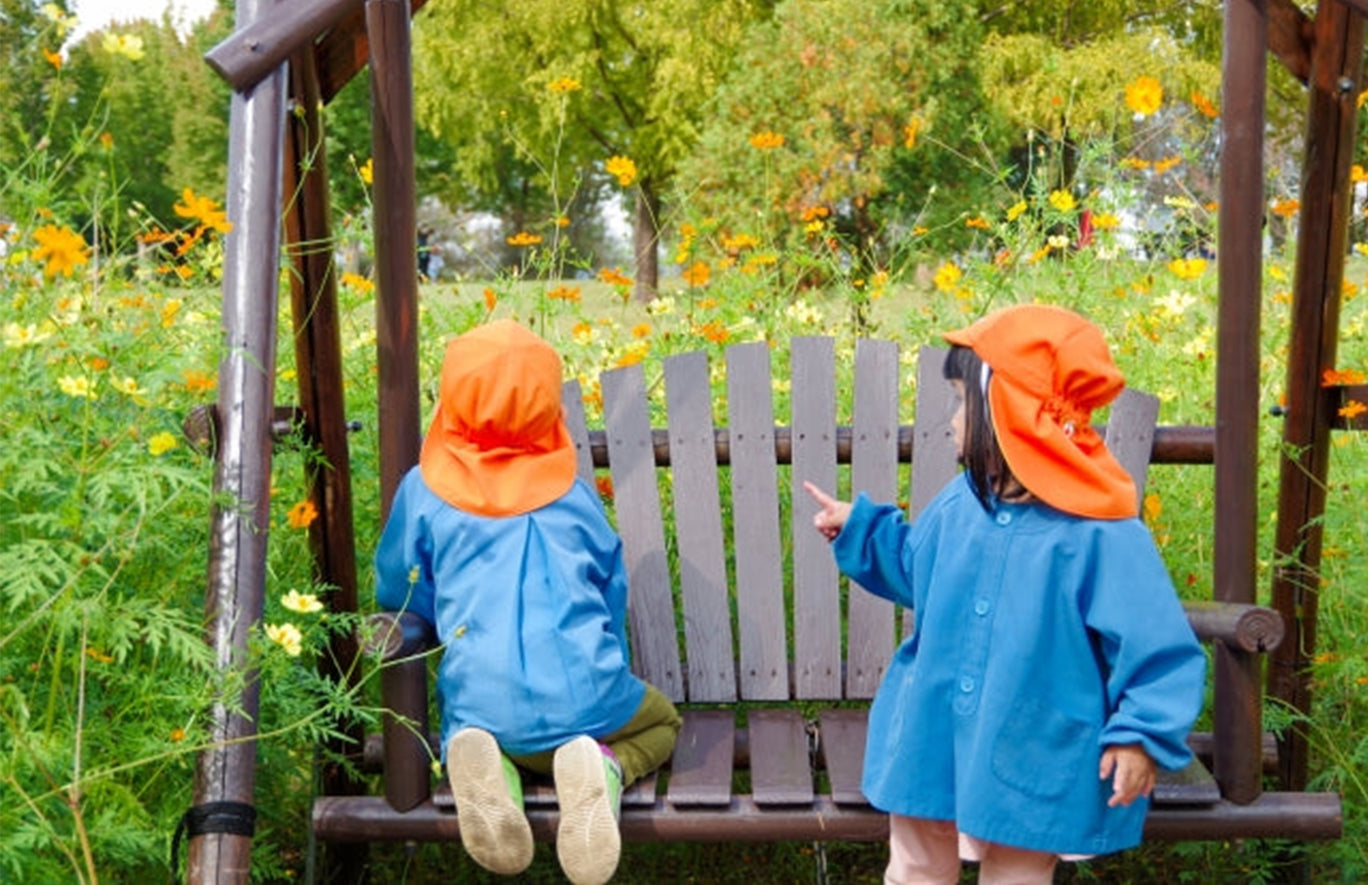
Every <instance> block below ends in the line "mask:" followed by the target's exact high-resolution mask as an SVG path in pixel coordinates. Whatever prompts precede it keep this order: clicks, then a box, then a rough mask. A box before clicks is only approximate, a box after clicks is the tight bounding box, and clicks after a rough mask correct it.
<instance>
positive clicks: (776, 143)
mask: <svg viewBox="0 0 1368 885" xmlns="http://www.w3.org/2000/svg"><path fill="white" fill-rule="evenodd" d="M750 146H751V147H753V148H755V149H756V150H757V151H767V150H770V149H771V148H778V147H783V146H784V136H782V135H780V134H779V133H778V132H771V131H770V130H768V129H766V130H765V131H763V132H757V133H755V134H754V135H752V136H751V137H750Z"/></svg>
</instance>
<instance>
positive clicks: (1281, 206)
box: [1272, 198, 1301, 218]
mask: <svg viewBox="0 0 1368 885" xmlns="http://www.w3.org/2000/svg"><path fill="white" fill-rule="evenodd" d="M1300 211H1301V200H1294V199H1291V198H1289V199H1286V200H1278V201H1277V202H1276V203H1274V204H1273V209H1272V212H1273V214H1274V215H1281V216H1282V217H1283V218H1291V217H1292V216H1293V215H1296V214H1297V213H1298V212H1300Z"/></svg>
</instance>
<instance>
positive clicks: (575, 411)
mask: <svg viewBox="0 0 1368 885" xmlns="http://www.w3.org/2000/svg"><path fill="white" fill-rule="evenodd" d="M561 410H562V411H563V413H564V415H565V426H566V427H567V428H568V429H569V430H570V438H571V439H573V440H574V441H575V474H576V475H577V476H578V477H579V478H580V479H582V480H584V481H585V482H587V483H588V484H589V487H590V488H596V486H597V483H596V479H597V477H596V476H595V475H594V454H593V452H591V451H589V446H588V445H587V443H586V440H588V438H589V432H588V430H586V429H585V418H584V394H583V393H582V392H581V390H580V383H579V380H578V379H575V378H571V379H570V380H568V381H566V382H565V384H563V385H562V386H561Z"/></svg>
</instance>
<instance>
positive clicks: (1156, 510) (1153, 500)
mask: <svg viewBox="0 0 1368 885" xmlns="http://www.w3.org/2000/svg"><path fill="white" fill-rule="evenodd" d="M1144 510H1145V522H1154V521H1155V520H1156V519H1158V518H1159V514H1161V513H1163V512H1164V504H1163V502H1162V501H1160V500H1159V496H1158V495H1156V494H1155V493H1154V492H1150V493H1149V494H1148V495H1146V496H1145V507H1144Z"/></svg>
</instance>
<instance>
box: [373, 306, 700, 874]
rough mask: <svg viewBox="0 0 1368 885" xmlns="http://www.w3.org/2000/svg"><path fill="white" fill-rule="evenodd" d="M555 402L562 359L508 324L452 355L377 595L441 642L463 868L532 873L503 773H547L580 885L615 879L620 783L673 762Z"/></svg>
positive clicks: (382, 548)
mask: <svg viewBox="0 0 1368 885" xmlns="http://www.w3.org/2000/svg"><path fill="white" fill-rule="evenodd" d="M560 391H561V364H560V358H559V357H558V356H557V354H556V352H555V351H554V350H553V349H552V348H551V347H550V345H548V344H547V343H546V342H545V341H543V340H542V339H541V338H539V337H537V336H536V335H535V334H533V333H532V332H530V331H528V330H527V329H525V328H523V327H522V326H520V325H518V324H517V323H514V322H512V321H509V320H502V321H498V322H495V323H491V324H489V325H486V326H482V327H479V328H476V329H474V330H472V331H470V332H468V333H466V334H464V335H461V336H460V337H458V338H456V339H454V340H452V341H451V342H450V344H448V346H447V350H446V358H445V361H444V363H443V366H442V380H441V391H440V400H439V403H438V408H437V414H436V416H435V417H434V419H433V422H432V427H431V429H430V430H429V431H428V435H427V438H426V439H425V441H424V443H423V448H422V454H421V456H420V459H419V464H418V466H417V467H415V468H413V470H411V471H410V472H409V473H408V475H407V476H405V478H404V480H403V482H402V483H401V484H400V486H399V489H398V491H397V493H396V494H395V498H394V504H393V507H392V509H391V513H390V516H389V521H388V522H387V524H386V526H385V530H384V534H383V536H382V537H381V539H380V544H379V546H378V548H377V550H376V554H375V571H376V580H377V587H378V589H377V594H376V595H377V598H378V600H379V603H380V605H381V607H382V608H385V609H388V610H403V609H407V610H408V611H412V612H415V613H417V614H418V615H420V616H422V617H424V618H426V619H428V620H429V621H430V622H431V623H432V624H434V625H435V627H436V631H437V635H438V638H439V639H440V640H441V642H442V644H443V645H444V646H445V651H444V653H443V655H442V661H441V664H440V667H439V670H438V677H437V691H438V699H439V701H440V706H441V717H442V728H441V733H442V752H443V755H444V757H445V760H446V764H447V769H448V774H449V777H450V779H451V789H452V794H453V797H454V799H455V802H456V811H457V814H458V816H459V821H460V829H461V840H462V842H463V843H464V845H465V847H466V850H467V851H468V852H469V853H470V855H471V857H473V858H474V859H475V860H476V861H477V862H478V863H479V864H480V865H481V866H484V867H485V868H487V869H489V870H492V871H494V872H497V873H503V874H509V875H511V874H515V873H519V872H521V871H523V870H524V869H526V868H527V866H528V865H529V864H530V863H531V861H532V831H531V828H530V827H529V826H528V822H527V818H526V816H525V815H524V813H523V808H522V788H521V780H520V777H519V773H518V771H517V767H515V764H516V766H518V767H522V768H526V769H529V770H532V771H536V772H540V773H550V774H552V775H553V777H554V779H555V785H556V796H557V800H558V802H559V804H560V824H559V827H558V829H557V835H556V853H557V856H558V857H559V859H560V863H561V867H562V869H563V870H564V872H565V874H566V876H567V877H568V878H569V879H570V880H571V881H572V882H575V883H577V885H591V883H601V882H606V881H607V880H608V879H609V878H611V877H612V875H613V872H614V870H615V869H616V867H617V862H618V855H619V851H620V844H621V843H620V835H619V833H618V826H617V814H618V803H619V799H620V795H621V791H622V788H623V787H625V786H627V785H628V784H631V783H632V782H633V781H634V780H636V779H637V778H639V777H641V776H642V775H644V774H646V773H648V772H650V771H651V770H653V769H655V768H656V767H658V766H659V765H661V764H662V763H663V762H665V760H666V759H668V758H669V756H670V753H671V752H672V751H673V749H674V741H675V737H676V735H677V734H678V732H679V727H680V719H679V715H678V714H677V713H676V711H675V709H674V706H673V705H672V704H671V703H670V701H669V700H668V699H667V698H666V697H665V696H664V695H663V694H662V693H661V692H660V691H659V690H657V689H655V688H654V687H652V686H650V685H647V684H646V683H644V682H643V681H642V680H641V679H639V678H638V677H637V676H635V675H634V674H633V673H632V672H631V669H630V667H629V656H628V648H627V638H626V608H627V579H626V572H625V569H624V566H623V561H622V542H621V540H620V539H619V538H618V536H617V534H616V533H615V532H614V531H613V529H612V527H611V526H610V525H609V523H608V519H607V517H606V515H605V514H604V511H603V507H602V504H601V503H600V502H599V499H598V495H597V494H596V493H595V492H594V491H593V490H592V489H590V488H589V486H588V485H586V484H585V483H584V482H583V481H582V480H580V479H578V478H577V476H576V459H575V450H574V444H573V443H572V441H571V439H570V434H569V432H568V430H567V429H566V426H565V422H564V419H563V417H562V410H561V401H560Z"/></svg>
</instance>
